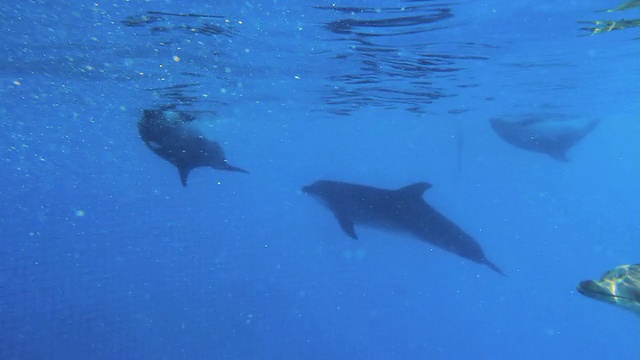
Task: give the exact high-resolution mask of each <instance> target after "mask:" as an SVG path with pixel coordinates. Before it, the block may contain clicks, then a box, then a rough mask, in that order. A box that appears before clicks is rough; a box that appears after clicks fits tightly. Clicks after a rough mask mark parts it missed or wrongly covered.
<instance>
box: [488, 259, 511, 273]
mask: <svg viewBox="0 0 640 360" xmlns="http://www.w3.org/2000/svg"><path fill="white" fill-rule="evenodd" d="M484 264H485V265H487V266H488V267H490V268H491V270H493V271H495V272H497V273H498V274H500V275H502V276H507V275H506V274H505V273H503V272H502V270H500V268H499V267H497V266H495V265H494V264H493V263H492V262H491V261H489V260H487V259H484Z"/></svg>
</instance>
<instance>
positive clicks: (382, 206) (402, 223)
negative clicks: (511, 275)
mask: <svg viewBox="0 0 640 360" xmlns="http://www.w3.org/2000/svg"><path fill="white" fill-rule="evenodd" d="M430 187H431V184H429V183H426V182H419V183H416V184H412V185H408V186H405V187H402V188H400V189H397V190H387V189H380V188H375V187H371V186H365V185H358V184H350V183H346V182H341V181H331V180H320V181H316V182H315V183H313V184H311V185H309V186H305V187H303V188H302V191H303V192H304V193H306V194H310V195H312V196H314V197H316V198H318V200H320V202H321V203H324V204H325V205H326V206H327V207H328V208H329V209H330V210H331V211H332V212H333V214H334V215H335V217H336V219H337V220H338V223H339V224H340V227H341V228H342V230H343V231H344V232H345V233H346V234H347V235H349V236H350V237H352V238H354V239H357V238H358V236H357V234H356V232H355V229H354V225H355V224H358V225H363V226H370V227H375V228H381V229H385V230H391V231H396V232H402V233H407V234H410V235H413V236H414V237H417V238H419V239H422V240H424V241H426V242H428V243H430V244H433V245H435V246H438V247H440V248H442V249H444V250H446V251H449V252H451V253H454V254H456V255H458V256H461V257H463V258H466V259H469V260H471V261H474V262H476V263H479V264H484V265H487V266H488V267H489V268H491V269H492V270H493V271H495V272H497V273H499V274H501V275H505V274H504V273H503V272H502V270H500V269H499V268H498V267H497V266H496V265H494V264H493V263H492V262H491V261H489V259H487V257H486V256H485V254H484V251H482V247H480V244H478V243H477V242H476V241H475V240H474V239H473V238H472V237H471V236H470V235H468V234H467V233H466V232H464V231H463V230H462V229H461V228H460V227H459V226H458V225H456V224H454V223H453V222H452V221H451V220H449V219H447V218H446V217H445V216H444V215H442V214H441V213H440V212H438V211H437V210H436V209H434V208H433V207H431V206H430V205H429V204H427V203H426V202H425V201H424V199H423V198H422V195H423V193H424V192H425V191H426V190H427V189H429V188H430Z"/></svg>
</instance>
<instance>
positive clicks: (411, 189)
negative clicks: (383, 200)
mask: <svg viewBox="0 0 640 360" xmlns="http://www.w3.org/2000/svg"><path fill="white" fill-rule="evenodd" d="M431 186H432V185H431V184H429V183H428V182H419V183H415V184H411V185H407V186H403V187H401V188H400V189H398V190H396V191H397V192H399V193H402V194H405V195H406V196H408V197H419V198H421V197H422V194H424V192H425V191H427V190H428V189H430V188H431Z"/></svg>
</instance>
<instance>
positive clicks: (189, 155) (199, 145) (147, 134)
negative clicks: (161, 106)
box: [138, 110, 248, 186]
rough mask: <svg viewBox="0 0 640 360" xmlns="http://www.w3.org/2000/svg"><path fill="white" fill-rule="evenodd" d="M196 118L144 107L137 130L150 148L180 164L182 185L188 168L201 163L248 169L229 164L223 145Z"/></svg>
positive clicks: (178, 166) (239, 169)
mask: <svg viewBox="0 0 640 360" xmlns="http://www.w3.org/2000/svg"><path fill="white" fill-rule="evenodd" d="M194 120H195V117H194V116H193V115H191V114H188V113H185V112H179V111H166V110H144V111H143V114H142V118H140V120H139V121H138V132H139V133H140V137H141V138H142V141H144V143H145V144H146V145H147V146H148V147H149V149H151V150H152V151H153V152H154V153H156V154H157V155H158V156H160V157H161V158H163V159H165V160H167V161H168V162H170V163H172V164H173V165H174V166H175V167H177V168H178V172H179V174H180V181H181V182H182V185H183V186H187V178H188V177H189V172H190V171H191V170H193V169H195V168H198V167H202V166H209V167H212V168H214V169H220V170H229V171H239V172H243V173H248V171H246V170H244V169H241V168H239V167H236V166H233V165H230V164H229V163H228V162H227V160H226V158H225V155H224V151H223V150H222V147H221V146H220V145H219V144H218V143H217V142H215V141H211V140H209V139H207V138H206V137H205V136H204V135H203V134H202V133H201V132H200V131H198V129H197V128H196V127H194V126H193V124H192V122H193V121H194Z"/></svg>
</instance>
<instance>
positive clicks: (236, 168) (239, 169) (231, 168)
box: [224, 164, 249, 174]
mask: <svg viewBox="0 0 640 360" xmlns="http://www.w3.org/2000/svg"><path fill="white" fill-rule="evenodd" d="M224 169H225V170H229V171H237V172H242V173H245V174H248V173H249V172H248V171H247V170H245V169H242V168H239V167H237V166H233V165H229V164H227V167H226V168H224Z"/></svg>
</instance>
